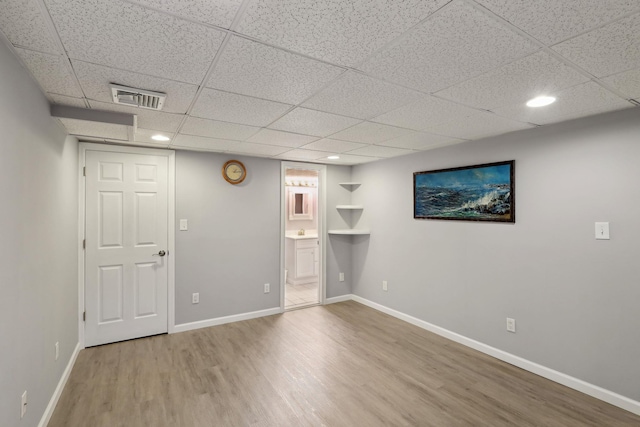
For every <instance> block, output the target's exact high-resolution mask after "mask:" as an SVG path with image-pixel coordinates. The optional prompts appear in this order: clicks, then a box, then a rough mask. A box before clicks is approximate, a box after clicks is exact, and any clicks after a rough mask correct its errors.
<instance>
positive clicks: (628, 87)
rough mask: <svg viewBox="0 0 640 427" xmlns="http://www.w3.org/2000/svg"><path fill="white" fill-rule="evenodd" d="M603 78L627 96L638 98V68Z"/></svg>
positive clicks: (639, 86) (639, 80)
mask: <svg viewBox="0 0 640 427" xmlns="http://www.w3.org/2000/svg"><path fill="white" fill-rule="evenodd" d="M603 80H604V81H605V82H607V83H609V84H610V85H612V86H613V87H615V88H616V89H618V90H619V91H620V92H622V93H623V94H624V96H626V97H627V98H631V99H633V98H640V68H636V69H635V70H629V71H625V72H624V73H619V74H614V75H613V76H609V77H607V78H605V79H603Z"/></svg>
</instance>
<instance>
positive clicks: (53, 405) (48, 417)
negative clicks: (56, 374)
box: [38, 343, 82, 427]
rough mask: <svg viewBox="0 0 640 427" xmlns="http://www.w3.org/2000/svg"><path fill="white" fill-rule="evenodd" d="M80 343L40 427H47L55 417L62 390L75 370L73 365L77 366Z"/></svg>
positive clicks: (61, 378) (43, 416)
mask: <svg viewBox="0 0 640 427" xmlns="http://www.w3.org/2000/svg"><path fill="white" fill-rule="evenodd" d="M81 349H82V347H80V343H78V344H76V348H75V350H73V353H72V354H71V358H70V359H69V363H67V367H66V368H65V369H64V372H63V373H62V377H60V381H58V385H57V386H56V389H55V390H54V392H53V396H51V399H50V400H49V404H48V405H47V409H45V410H44V414H42V418H41V419H40V423H39V424H38V427H46V425H47V424H49V421H50V420H51V416H52V415H53V411H54V410H55V409H56V405H57V404H58V400H59V399H60V396H61V395H62V390H64V386H65V385H66V384H67V380H68V379H69V375H70V374H71V370H72V369H73V365H75V364H76V359H77V358H78V353H80V350H81Z"/></svg>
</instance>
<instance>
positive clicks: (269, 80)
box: [207, 37, 344, 104]
mask: <svg viewBox="0 0 640 427" xmlns="http://www.w3.org/2000/svg"><path fill="white" fill-rule="evenodd" d="M343 72H344V69H342V68H339V67H334V66H332V65H328V64H325V63H322V62H318V61H315V60H313V59H309V58H305V57H303V56H299V55H295V54H293V53H289V52H286V51H284V50H280V49H276V48H273V47H270V46H266V45H264V44H261V43H256V42H253V41H250V40H247V39H244V38H241V37H232V38H231V39H230V40H229V43H228V44H227V46H226V47H225V49H224V52H223V53H222V55H221V57H220V60H219V61H218V64H217V65H216V68H215V70H214V72H213V74H212V76H211V78H209V82H208V83H207V86H208V87H212V88H215V89H222V90H226V91H229V92H235V93H240V94H243V95H249V96H255V97H257V98H264V99H271V100H274V101H280V102H286V103H289V104H298V103H300V102H302V101H304V100H305V99H306V98H308V97H309V96H311V95H312V94H313V93H314V92H316V91H317V90H318V89H320V88H321V87H322V86H323V85H324V84H326V83H327V82H329V81H331V80H333V79H334V78H336V77H337V76H339V75H340V74H341V73H343Z"/></svg>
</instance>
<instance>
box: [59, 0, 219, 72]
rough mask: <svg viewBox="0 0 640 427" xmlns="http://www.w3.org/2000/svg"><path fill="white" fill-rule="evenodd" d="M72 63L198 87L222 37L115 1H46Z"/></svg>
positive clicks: (147, 10)
mask: <svg viewBox="0 0 640 427" xmlns="http://www.w3.org/2000/svg"><path fill="white" fill-rule="evenodd" d="M46 1H47V5H48V6H49V11H50V13H51V16H52V18H53V21H54V23H55V24H56V28H57V29H58V33H59V34H60V38H61V39H62V42H63V43H64V45H65V48H66V50H67V52H68V54H69V57H70V58H72V59H79V60H83V61H87V62H92V63H95V64H101V65H107V66H110V67H115V68H121V69H125V70H129V71H135V72H138V73H142V74H149V75H154V76H158V77H164V78H169V79H172V80H178V81H182V82H186V83H195V84H199V83H201V82H202V79H203V77H204V75H205V73H206V71H207V69H208V68H209V64H210V63H211V61H212V59H213V57H214V55H215V53H216V51H217V50H218V48H219V47H220V44H221V43H222V39H223V37H224V33H222V32H220V31H218V30H215V29H212V28H209V27H205V26H203V25H198V24H194V23H191V22H188V21H185V20H182V19H179V18H174V17H172V16H169V15H166V14H162V13H160V12H156V11H154V10H150V9H145V8H143V7H141V6H138V5H135V4H131V3H126V2H124V1H121V0H112V1H101V0H46Z"/></svg>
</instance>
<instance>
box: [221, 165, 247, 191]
mask: <svg viewBox="0 0 640 427" xmlns="http://www.w3.org/2000/svg"><path fill="white" fill-rule="evenodd" d="M222 176H223V177H224V179H225V180H226V181H227V182H228V183H229V184H234V185H235V184H240V183H241V182H242V181H244V179H245V178H246V177H247V168H245V167H244V165H243V164H242V162H241V161H239V160H229V161H228V162H227V163H225V164H224V166H222Z"/></svg>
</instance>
